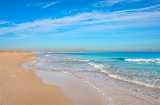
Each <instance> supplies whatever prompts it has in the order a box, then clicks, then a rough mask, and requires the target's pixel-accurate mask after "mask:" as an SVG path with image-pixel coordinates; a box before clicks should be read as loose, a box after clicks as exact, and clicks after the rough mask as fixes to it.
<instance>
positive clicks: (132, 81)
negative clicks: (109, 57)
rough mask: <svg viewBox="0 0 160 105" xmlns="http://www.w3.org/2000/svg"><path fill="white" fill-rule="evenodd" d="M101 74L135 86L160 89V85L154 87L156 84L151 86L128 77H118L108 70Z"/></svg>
mask: <svg viewBox="0 0 160 105" xmlns="http://www.w3.org/2000/svg"><path fill="white" fill-rule="evenodd" d="M100 72H102V73H106V74H107V75H108V76H109V77H111V78H114V79H117V80H121V81H126V82H129V83H134V84H137V85H141V86H145V87H150V88H158V89H160V86H159V85H154V84H149V83H145V82H141V81H137V80H134V79H129V78H127V77H123V76H120V75H117V74H113V73H111V72H109V71H107V70H101V71H100Z"/></svg>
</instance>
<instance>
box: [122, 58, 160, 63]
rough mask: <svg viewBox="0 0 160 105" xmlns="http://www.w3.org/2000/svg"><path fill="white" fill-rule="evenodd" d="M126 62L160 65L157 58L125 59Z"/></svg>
mask: <svg viewBox="0 0 160 105" xmlns="http://www.w3.org/2000/svg"><path fill="white" fill-rule="evenodd" d="M125 61H128V62H142V63H156V64H160V58H155V59H143V58H140V59H125Z"/></svg>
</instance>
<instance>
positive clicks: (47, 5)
mask: <svg viewBox="0 0 160 105" xmlns="http://www.w3.org/2000/svg"><path fill="white" fill-rule="evenodd" d="M58 2H59V1H56V2H43V3H35V4H27V5H26V7H40V8H42V9H45V8H49V7H51V6H53V5H55V4H57V3H58Z"/></svg>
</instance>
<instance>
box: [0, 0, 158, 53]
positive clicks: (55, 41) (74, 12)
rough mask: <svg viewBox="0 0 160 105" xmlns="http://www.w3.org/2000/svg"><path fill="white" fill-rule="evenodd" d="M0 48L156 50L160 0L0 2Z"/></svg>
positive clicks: (31, 0)
mask: <svg viewBox="0 0 160 105" xmlns="http://www.w3.org/2000/svg"><path fill="white" fill-rule="evenodd" d="M0 50H32V51H160V0H0Z"/></svg>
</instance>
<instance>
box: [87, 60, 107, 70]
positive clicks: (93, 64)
mask: <svg viewBox="0 0 160 105" xmlns="http://www.w3.org/2000/svg"><path fill="white" fill-rule="evenodd" d="M88 64H89V65H91V66H93V67H94V68H97V69H100V70H103V68H104V65H102V64H97V63H93V62H89V63H88Z"/></svg>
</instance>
